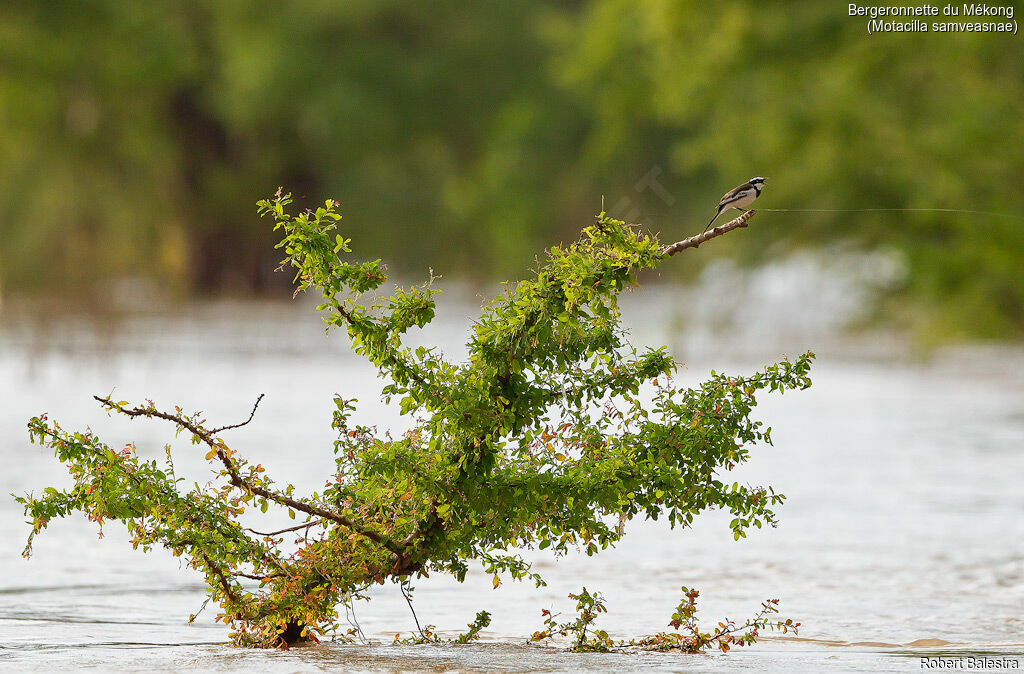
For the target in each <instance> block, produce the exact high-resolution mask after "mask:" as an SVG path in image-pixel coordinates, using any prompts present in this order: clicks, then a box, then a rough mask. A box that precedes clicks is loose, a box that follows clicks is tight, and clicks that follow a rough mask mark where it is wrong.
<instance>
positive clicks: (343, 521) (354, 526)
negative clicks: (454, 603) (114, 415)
mask: <svg viewBox="0 0 1024 674" xmlns="http://www.w3.org/2000/svg"><path fill="white" fill-rule="evenodd" d="M93 398H95V399H96V400H97V401H99V402H100V403H102V404H103V405H104V406H106V407H107V408H108V409H113V410H117V411H118V412H120V413H121V414H124V415H126V416H129V417H157V418H158V419H164V420H165V421H170V422H172V423H175V424H177V425H178V426H180V427H182V428H184V429H186V430H188V431H190V432H191V433H192V434H193V435H194V436H196V437H197V438H199V439H200V440H202V441H203V442H204V443H206V445H207V446H208V447H210V449H212V450H214V451H215V452H216V455H217V458H218V459H220V462H221V463H222V464H224V469H225V471H226V472H227V475H228V478H229V481H230V482H231V484H232V485H234V486H235V487H238V488H239V489H242V490H243V491H247V492H249V493H252V494H255V495H257V496H262V497H263V498H266V499H269V500H271V501H273V502H274V503H277V504H280V505H284V506H288V507H289V508H293V509H295V510H298V511H299V512H304V513H306V514H307V515H315V516H317V517H322V518H324V519H327V520H330V521H332V522H336V523H337V524H340V525H342V526H344V527H347V528H349V529H351V530H352V531H355V532H356V533H357V534H359V535H361V536H363V537H364V538H368V539H369V540H371V541H373V542H374V543H377V544H379V545H381V546H383V547H385V548H387V549H388V551H389V552H391V554H393V555H394V556H395V557H397V558H401V556H402V552H403V550H402V547H401V546H399V545H397V544H395V542H394V541H392V540H390V539H389V538H387V537H385V536H382V535H381V534H379V533H377V532H376V531H373V530H372V529H367V528H366V527H363V526H361V525H359V524H358V523H356V522H353V521H352V520H351V519H349V518H348V517H346V516H344V515H342V514H341V513H337V512H334V511H333V510H328V509H327V508H323V507H321V506H318V505H316V504H313V503H305V502H303V501H299V500H297V499H294V498H292V497H291V496H288V495H287V494H280V493H278V492H275V491H272V490H270V489H267V488H266V487H263V486H261V485H258V484H253V483H252V482H250V481H249V480H246V479H245V478H244V477H242V476H241V474H240V473H239V472H238V468H237V467H236V466H235V464H234V462H233V461H232V460H231V457H229V456H228V454H227V452H225V451H224V450H225V448H226V447H227V446H226V445H224V444H223V441H221V442H220V443H217V442H215V441H214V439H213V434H212V433H211V432H210V431H208V430H206V429H205V428H203V427H202V426H199V425H198V424H196V423H194V422H192V421H190V420H189V419H187V418H185V417H184V416H182V415H180V414H168V413H167V412H161V411H160V410H158V409H156V408H155V407H134V408H131V409H129V408H126V407H123V406H121V405H119V404H118V403H116V402H114V401H113V400H111V399H110V398H109V397H107V398H101V397H99V396H93Z"/></svg>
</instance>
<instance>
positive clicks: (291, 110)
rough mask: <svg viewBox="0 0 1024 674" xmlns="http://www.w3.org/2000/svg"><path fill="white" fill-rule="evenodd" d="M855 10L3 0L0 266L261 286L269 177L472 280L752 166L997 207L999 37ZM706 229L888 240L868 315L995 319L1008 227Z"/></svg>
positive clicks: (1016, 133)
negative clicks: (893, 256)
mask: <svg viewBox="0 0 1024 674" xmlns="http://www.w3.org/2000/svg"><path fill="white" fill-rule="evenodd" d="M866 27H867V21H866V19H864V18H863V17H858V18H854V17H849V16H848V15H847V5H846V4H844V3H822V2H819V1H817V0H803V1H794V2H787V3H784V4H783V3H754V2H738V1H733V0H722V1H720V2H714V3H708V2H698V1H696V0H693V1H684V0H674V1H673V0H647V1H645V2H629V1H627V0H592V1H589V2H583V1H579V2H571V1H561V2H559V1H555V0H547V1H545V0H508V1H504V2H487V3H484V2H467V1H456V0H448V1H444V0H436V1H426V0H401V1H400V0H376V1H372V2H371V1H368V0H346V1H328V0H307V1H305V2H301V3H296V2H287V3H286V2H251V1H243V0H217V1H213V0H194V1H191V2H184V3H183V2H167V1H163V0H151V1H150V2H144V3H143V2H136V3H126V2H122V1H121V0H89V1H87V2H72V1H55V2H36V1H34V0H7V1H6V2H5V3H4V7H3V12H0V125H2V133H0V205H2V209H3V214H4V217H3V218H2V220H0V279H2V283H3V284H4V290H5V292H8V293H10V292H15V293H21V292H33V293H43V292H45V293H49V292H53V291H60V292H64V293H67V292H86V293H87V292H90V289H93V288H96V287H98V286H99V285H102V283H104V282H106V281H109V280H112V279H117V278H123V277H141V278H149V279H153V280H155V281H156V282H157V283H159V284H160V286H161V287H163V288H165V289H168V290H171V291H173V292H174V293H177V294H179V295H182V296H184V295H189V294H207V293H222V292H231V293H239V292H242V293H266V292H268V291H270V290H271V289H273V288H274V287H275V286H277V285H280V284H282V283H286V282H287V280H288V279H285V278H283V275H280V274H278V275H274V274H273V269H274V267H275V262H276V259H277V256H276V255H275V252H276V251H273V250H272V247H271V244H272V240H273V239H272V236H271V233H270V232H268V231H266V229H267V228H266V227H265V223H261V222H259V221H258V220H257V218H256V217H255V211H254V204H255V201H256V200H257V199H258V198H261V197H264V196H266V195H268V194H270V193H272V192H273V191H274V190H275V189H276V187H277V186H278V185H284V186H285V187H286V189H289V190H291V191H294V192H295V194H296V196H298V197H302V196H305V197H307V202H308V203H309V204H313V203H315V202H318V201H320V200H322V199H323V198H325V197H327V196H331V197H334V198H337V199H338V200H339V201H341V203H342V212H343V213H344V214H345V220H344V224H345V226H346V227H347V234H348V235H350V236H352V237H353V239H354V245H355V247H356V250H357V251H358V252H359V253H360V254H362V255H371V256H377V255H379V256H381V257H384V258H385V260H386V261H388V262H390V263H391V264H392V267H393V269H396V270H398V271H400V272H402V273H406V274H409V275H416V276H422V275H423V274H424V273H425V271H426V268H427V267H428V266H432V267H433V268H434V270H435V271H436V272H437V273H439V274H442V275H444V276H445V277H447V278H471V279H476V280H486V279H492V280H493V279H504V278H508V277H514V276H516V275H517V274H520V273H522V270H523V269H524V268H525V267H527V266H529V265H530V264H531V263H532V261H533V259H534V257H535V256H536V255H537V253H538V251H539V250H540V249H541V248H543V247H544V246H547V245H550V244H552V243H554V242H557V241H560V240H565V239H567V238H570V237H573V236H574V235H575V233H576V232H577V231H578V229H579V228H580V226H581V225H582V224H584V223H585V222H587V221H588V220H589V219H590V218H591V217H592V216H593V215H594V214H595V212H596V211H598V210H599V209H600V205H601V199H602V197H604V199H605V207H606V209H607V210H608V211H609V212H610V213H611V214H612V215H614V216H617V217H621V218H624V219H628V220H634V221H642V222H644V223H645V224H647V225H648V226H650V227H651V228H652V229H654V230H656V231H661V232H663V235H664V236H665V238H667V239H672V240H675V239H676V238H681V237H682V236H685V235H689V234H693V233H695V232H698V231H700V229H701V228H703V226H704V224H705V223H706V222H707V219H708V218H709V217H710V215H711V214H712V213H713V209H714V206H715V205H716V204H717V201H718V198H719V197H720V196H721V194H722V193H723V192H725V191H726V190H728V189H730V188H731V187H733V186H735V185H736V184H738V183H740V182H742V181H743V180H746V179H747V178H749V177H750V176H752V175H766V176H769V178H770V183H769V186H768V190H767V191H766V192H765V195H764V197H762V200H761V203H762V204H763V206H764V207H765V208H835V209H856V208H932V207H934V208H962V209H974V210H983V211H996V212H1000V213H1009V214H1018V215H1021V214H1024V48H1022V42H1021V39H1022V38H1020V37H1015V36H1012V35H1009V36H1008V35H1005V34H964V35H937V34H932V35H927V34H876V35H871V36H869V35H868V34H867V28H866ZM301 203H302V200H300V204H301ZM727 239H731V240H727ZM727 239H723V240H722V241H720V242H718V243H717V244H716V246H715V247H713V248H714V250H711V249H709V250H708V252H707V254H704V255H702V256H701V259H702V261H703V260H706V259H707V258H709V257H711V256H714V255H726V256H730V257H733V258H736V259H738V260H742V261H744V262H748V263H756V262H758V261H763V260H766V259H770V258H772V257H773V256H777V255H781V254H785V252H786V251H788V250H790V249H793V248H797V247H822V246H826V247H827V246H835V245H836V244H837V243H841V244H843V245H848V246H855V247H860V248H863V249H867V250H874V249H885V250H888V249H895V250H898V251H901V253H902V254H903V255H904V256H905V259H906V261H907V264H908V269H909V274H908V276H907V279H906V282H905V284H904V285H902V286H900V287H899V288H897V289H895V290H893V291H892V292H891V293H890V296H889V297H888V298H887V302H886V303H884V305H883V318H884V319H885V320H888V321H891V322H895V323H904V324H907V325H911V326H913V327H914V328H917V329H921V328H922V327H924V328H926V329H927V330H931V331H933V332H936V331H937V332H941V333H942V334H944V335H946V336H950V337H960V336H981V337H1010V338H1020V337H1021V336H1022V335H1024V273H1022V272H1024V220H1021V219H1014V218H1000V217H988V216H978V215H964V214H950V213H768V212H764V213H762V214H761V215H759V216H758V219H757V220H756V221H755V223H754V226H752V227H751V228H750V229H749V230H747V231H745V232H744V234H743V236H735V237H727ZM694 264H696V262H688V265H679V266H678V267H679V271H678V273H679V274H680V276H686V275H687V274H692V273H693V269H692V265H694ZM278 277H282V278H278Z"/></svg>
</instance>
